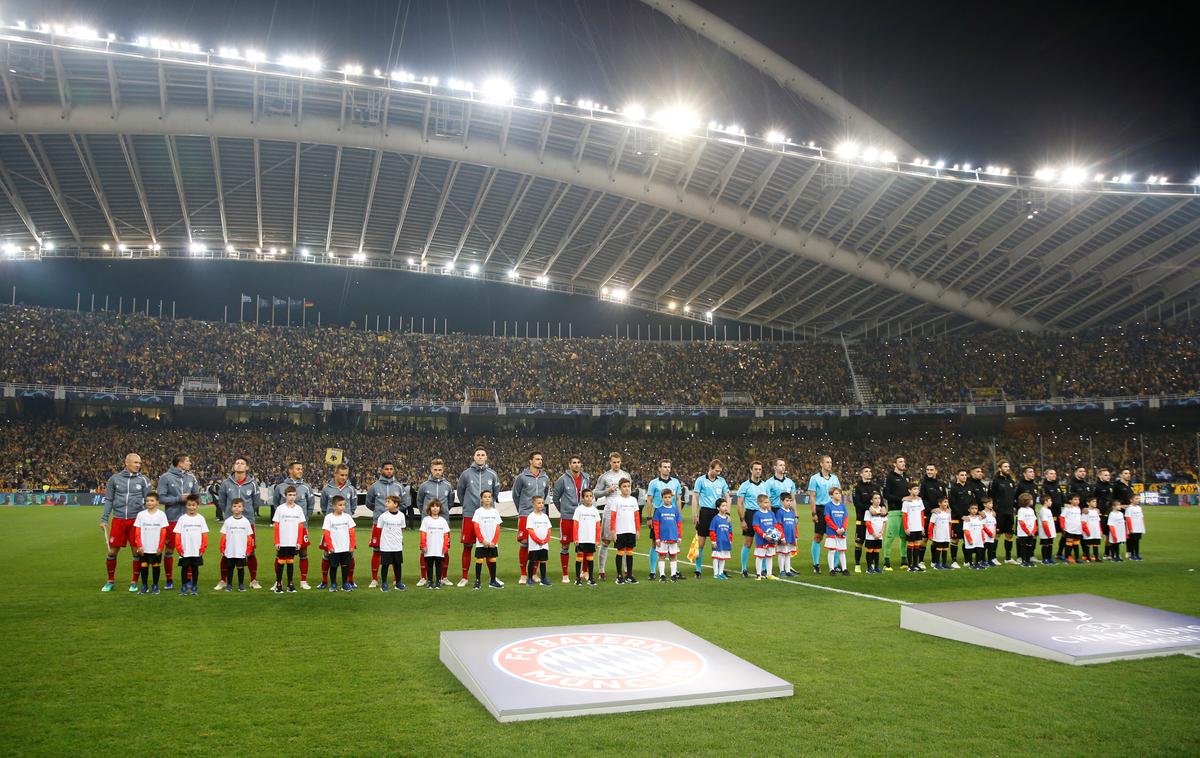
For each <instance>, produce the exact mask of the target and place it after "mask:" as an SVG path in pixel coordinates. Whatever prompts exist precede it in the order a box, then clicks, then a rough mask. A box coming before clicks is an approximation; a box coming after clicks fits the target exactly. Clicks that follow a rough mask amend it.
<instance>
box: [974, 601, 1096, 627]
mask: <svg viewBox="0 0 1200 758" xmlns="http://www.w3.org/2000/svg"><path fill="white" fill-rule="evenodd" d="M996 610H998V611H1000V612H1001V613H1007V614H1009V615H1010V616H1016V617H1017V618H1023V619H1041V620H1042V621H1063V622H1066V623H1073V624H1078V623H1080V622H1083V621H1091V620H1092V617H1091V616H1089V615H1088V614H1086V613H1084V612H1083V611H1077V610H1075V609H1073V608H1064V607H1063V606H1061V605H1055V604H1054V603H1021V602H1017V601H1015V600H1013V601H1009V602H1007V603H1001V604H1000V605H997V606H996Z"/></svg>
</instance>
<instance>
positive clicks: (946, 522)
mask: <svg viewBox="0 0 1200 758" xmlns="http://www.w3.org/2000/svg"><path fill="white" fill-rule="evenodd" d="M952 518H953V514H951V513H950V511H943V510H941V509H940V508H939V509H938V510H936V511H934V512H933V513H931V514H929V531H930V533H931V534H932V539H933V541H934V542H949V541H950V520H951V519H952Z"/></svg>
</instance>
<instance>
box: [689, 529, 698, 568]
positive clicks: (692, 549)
mask: <svg viewBox="0 0 1200 758" xmlns="http://www.w3.org/2000/svg"><path fill="white" fill-rule="evenodd" d="M697 555H700V535H699V534H693V535H692V544H691V545H689V546H688V560H689V561H691V562H693V563H694V562H695V561H696V556H697Z"/></svg>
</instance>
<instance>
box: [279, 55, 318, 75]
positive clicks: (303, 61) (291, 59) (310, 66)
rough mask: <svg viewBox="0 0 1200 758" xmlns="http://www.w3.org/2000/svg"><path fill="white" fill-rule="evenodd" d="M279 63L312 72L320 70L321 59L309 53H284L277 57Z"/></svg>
mask: <svg viewBox="0 0 1200 758" xmlns="http://www.w3.org/2000/svg"><path fill="white" fill-rule="evenodd" d="M279 63H280V65H283V66H287V67H288V68H301V69H304V70H305V71H312V72H314V73H315V72H317V71H320V70H321V59H320V58H317V57H316V56H311V55H309V56H305V55H284V56H282V57H281V58H280V59H279Z"/></svg>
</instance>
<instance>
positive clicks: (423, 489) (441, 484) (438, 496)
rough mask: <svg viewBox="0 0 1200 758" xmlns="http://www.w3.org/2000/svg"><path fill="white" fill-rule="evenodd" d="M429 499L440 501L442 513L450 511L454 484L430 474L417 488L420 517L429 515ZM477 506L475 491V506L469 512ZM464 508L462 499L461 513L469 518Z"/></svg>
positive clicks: (464, 502) (464, 504)
mask: <svg viewBox="0 0 1200 758" xmlns="http://www.w3.org/2000/svg"><path fill="white" fill-rule="evenodd" d="M468 470H470V469H468ZM465 473H466V472H464V474H465ZM458 480H459V481H460V482H462V481H463V478H462V477H461V476H460V477H459V478H458ZM480 483H481V484H482V483H483V482H482V481H481V482H480ZM497 487H499V485H497ZM484 489H488V490H490V489H491V488H490V487H485V488H484ZM493 497H495V495H493ZM430 500H437V501H438V502H440V503H441V504H442V512H443V513H449V512H450V506H451V505H453V504H454V485H453V484H451V483H450V480H449V479H447V478H446V477H444V476H439V477H433V476H430V477H429V478H428V479H426V480H425V481H423V482H421V486H420V487H418V488H417V510H418V511H420V513H421V518H425V517H426V516H428V515H429V510H428V508H429V501H430ZM478 506H479V494H478V493H476V494H475V507H473V508H471V513H474V512H475V508H477V507H478ZM466 509H467V506H466V501H465V500H464V501H463V513H464V516H463V518H470V516H467V515H465V514H466Z"/></svg>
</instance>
